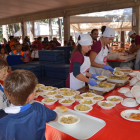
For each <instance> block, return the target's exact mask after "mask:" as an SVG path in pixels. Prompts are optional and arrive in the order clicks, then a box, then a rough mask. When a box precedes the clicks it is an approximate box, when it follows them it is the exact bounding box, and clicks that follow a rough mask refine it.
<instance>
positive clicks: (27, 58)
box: [23, 45, 31, 63]
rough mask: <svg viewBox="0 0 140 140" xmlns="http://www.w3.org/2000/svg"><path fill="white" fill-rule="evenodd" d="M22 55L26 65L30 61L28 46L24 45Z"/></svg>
mask: <svg viewBox="0 0 140 140" xmlns="http://www.w3.org/2000/svg"><path fill="white" fill-rule="evenodd" d="M24 54H25V59H24V61H23V62H24V63H28V62H29V61H30V58H31V52H30V50H29V46H28V45H25V46H24Z"/></svg>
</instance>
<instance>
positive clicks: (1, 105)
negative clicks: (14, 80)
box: [0, 59, 9, 119]
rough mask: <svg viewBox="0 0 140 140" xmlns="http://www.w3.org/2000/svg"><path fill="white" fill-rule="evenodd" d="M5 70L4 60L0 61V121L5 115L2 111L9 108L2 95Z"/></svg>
mask: <svg viewBox="0 0 140 140" xmlns="http://www.w3.org/2000/svg"><path fill="white" fill-rule="evenodd" d="M7 69H8V64H7V62H6V61H5V60H3V59H0V119H1V118H2V117H4V116H6V115H7V114H6V113H5V112H4V109H5V108H6V107H8V106H9V101H8V99H7V97H6V95H5V94H4V89H3V86H2V84H1V83H3V81H4V80H5V78H6V77H7V74H8V73H7Z"/></svg>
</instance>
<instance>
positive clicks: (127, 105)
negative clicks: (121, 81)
mask: <svg viewBox="0 0 140 140" xmlns="http://www.w3.org/2000/svg"><path fill="white" fill-rule="evenodd" d="M121 104H122V105H123V106H125V107H136V106H138V105H139V104H138V103H137V102H136V104H135V105H129V103H126V104H124V101H122V102H121Z"/></svg>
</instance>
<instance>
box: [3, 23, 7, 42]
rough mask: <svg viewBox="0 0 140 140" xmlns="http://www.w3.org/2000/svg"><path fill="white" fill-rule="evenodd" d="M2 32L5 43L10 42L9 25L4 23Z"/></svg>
mask: <svg viewBox="0 0 140 140" xmlns="http://www.w3.org/2000/svg"><path fill="white" fill-rule="evenodd" d="M2 32H3V38H4V44H5V43H6V44H7V42H8V33H7V25H2Z"/></svg>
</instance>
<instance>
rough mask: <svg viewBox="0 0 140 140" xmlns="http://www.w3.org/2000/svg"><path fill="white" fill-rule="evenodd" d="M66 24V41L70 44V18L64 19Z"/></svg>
mask: <svg viewBox="0 0 140 140" xmlns="http://www.w3.org/2000/svg"><path fill="white" fill-rule="evenodd" d="M63 24H64V41H67V42H69V38H70V16H67V17H63Z"/></svg>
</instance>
